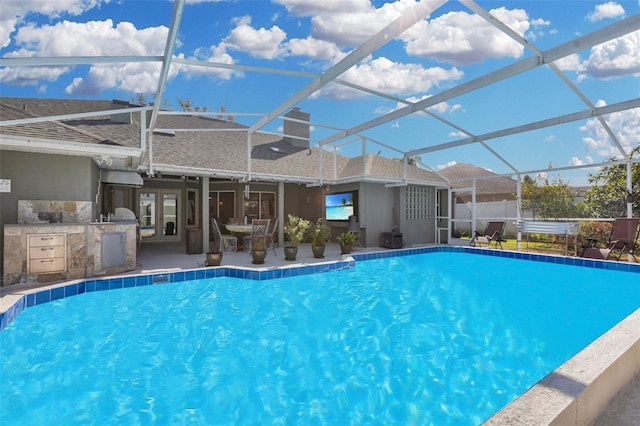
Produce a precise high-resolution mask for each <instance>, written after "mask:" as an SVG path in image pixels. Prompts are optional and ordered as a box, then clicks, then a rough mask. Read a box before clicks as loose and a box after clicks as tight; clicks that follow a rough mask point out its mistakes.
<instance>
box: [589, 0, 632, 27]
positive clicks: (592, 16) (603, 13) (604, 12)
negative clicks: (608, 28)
mask: <svg viewBox="0 0 640 426" xmlns="http://www.w3.org/2000/svg"><path fill="white" fill-rule="evenodd" d="M620 16H624V8H623V7H622V6H621V5H619V4H618V3H616V2H613V1H610V2H607V3H603V4H599V5H597V6H596V8H595V10H594V11H593V12H591V13H589V14H588V15H587V19H588V20H589V21H591V22H596V21H601V20H603V19H611V18H618V17H620Z"/></svg>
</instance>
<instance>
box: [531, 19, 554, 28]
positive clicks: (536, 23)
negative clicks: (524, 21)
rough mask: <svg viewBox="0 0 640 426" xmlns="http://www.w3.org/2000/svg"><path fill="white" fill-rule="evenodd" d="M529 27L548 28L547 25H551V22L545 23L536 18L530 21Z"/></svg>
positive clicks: (543, 20) (545, 21)
mask: <svg viewBox="0 0 640 426" xmlns="http://www.w3.org/2000/svg"><path fill="white" fill-rule="evenodd" d="M531 25H533V26H534V27H548V26H549V25H551V21H547V20H545V19H542V18H537V19H532V20H531Z"/></svg>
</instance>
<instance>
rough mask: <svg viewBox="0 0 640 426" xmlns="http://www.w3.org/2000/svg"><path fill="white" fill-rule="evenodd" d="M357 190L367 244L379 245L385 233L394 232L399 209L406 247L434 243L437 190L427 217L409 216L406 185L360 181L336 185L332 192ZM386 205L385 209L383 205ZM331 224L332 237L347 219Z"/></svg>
mask: <svg viewBox="0 0 640 426" xmlns="http://www.w3.org/2000/svg"><path fill="white" fill-rule="evenodd" d="M353 189H357V190H358V214H357V216H358V221H359V222H360V227H361V228H362V236H363V237H364V238H361V241H362V245H363V246H364V247H379V246H380V243H381V241H380V240H381V235H382V233H383V232H391V231H392V230H393V227H394V225H396V224H394V217H393V210H394V209H395V212H396V219H397V225H398V228H399V230H400V232H402V234H403V239H404V241H405V245H406V246H411V245H418V244H427V243H433V242H435V214H436V212H435V208H436V202H435V190H434V189H432V190H431V191H430V199H429V203H430V208H431V210H430V212H429V218H428V219H426V220H407V219H406V188H405V187H390V188H387V187H386V186H385V185H384V184H381V183H368V182H366V183H359V184H350V185H336V186H332V187H331V192H342V191H347V190H353ZM382 206H384V208H382ZM329 224H330V225H332V228H335V229H332V232H331V235H332V239H335V236H336V235H337V234H339V233H340V232H343V231H344V228H346V226H347V224H346V223H344V222H336V223H332V222H330V223H329Z"/></svg>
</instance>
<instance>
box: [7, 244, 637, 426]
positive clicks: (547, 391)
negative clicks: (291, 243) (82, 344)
mask: <svg viewBox="0 0 640 426" xmlns="http://www.w3.org/2000/svg"><path fill="white" fill-rule="evenodd" d="M467 244H468V243H462V244H460V245H464V246H467V247H468V245H467ZM385 250H388V249H385V248H378V247H375V248H364V249H361V248H357V249H356V250H354V252H353V253H354V254H358V253H368V252H375V251H385ZM275 251H276V254H274V252H273V251H272V250H269V252H268V254H267V257H266V259H265V263H264V264H262V265H254V264H252V259H251V256H250V254H249V253H246V252H225V253H224V254H223V259H222V266H238V267H241V268H260V269H267V270H268V269H275V268H283V267H297V266H306V265H312V264H315V263H320V262H331V261H339V260H342V259H343V255H342V254H341V253H340V247H339V245H338V244H337V243H329V244H328V245H327V247H326V251H325V257H324V258H323V259H316V258H314V257H313V254H312V252H311V247H310V246H309V244H302V245H301V246H300V247H299V250H298V257H297V259H296V260H295V261H286V260H284V250H283V248H281V247H280V248H276V249H275ZM204 266H205V255H204V254H187V253H186V245H185V243H175V244H146V245H143V246H142V247H141V248H140V250H139V251H138V256H137V265H136V268H135V269H134V270H132V271H129V272H127V273H125V274H119V275H131V274H153V273H158V272H175V271H180V270H190V269H196V268H202V267H204ZM42 286H43V285H42V284H40V285H38V286H37V287H42ZM29 287H31V286H23V285H17V286H11V287H2V288H0V296H4V295H7V294H9V293H11V292H13V291H18V292H21V291H25V290H27V291H28V288H29ZM33 287H36V286H35V285H34V286H32V287H31V288H33ZM639 288H640V286H639ZM12 290H13V291H12ZM639 291H640V290H639ZM625 384H626V385H625ZM611 398H612V399H611ZM533 424H536V425H543V424H556V425H568V424H574V425H583V424H585V425H597V426H622V425H625V426H626V425H629V426H631V425H633V426H635V425H638V424H640V309H639V310H637V311H636V312H635V313H634V314H632V315H630V316H629V317H628V318H627V319H625V320H624V321H622V322H621V323H620V324H619V325H618V326H616V327H614V328H613V329H612V330H610V331H609V332H607V333H605V334H604V335H603V336H601V337H600V338H599V339H598V340H597V341H596V342H595V343H594V344H592V345H590V346H588V347H587V348H585V350H583V351H581V352H580V353H578V354H577V355H576V356H575V357H573V358H572V359H571V360H569V361H568V362H567V363H565V364H563V365H562V366H560V367H559V368H558V369H557V370H556V371H554V372H553V373H551V374H549V375H548V376H547V377H545V378H544V379H543V380H542V381H540V382H539V383H538V384H536V385H535V386H534V387H532V388H531V389H530V390H529V391H527V392H526V393H525V394H523V395H522V396H520V397H519V398H517V399H516V400H515V401H513V402H512V403H511V404H509V405H508V406H507V407H505V408H504V409H502V410H501V411H500V412H498V413H497V414H496V415H495V416H494V417H492V418H491V419H489V420H488V421H487V422H486V425H500V426H502V425H533Z"/></svg>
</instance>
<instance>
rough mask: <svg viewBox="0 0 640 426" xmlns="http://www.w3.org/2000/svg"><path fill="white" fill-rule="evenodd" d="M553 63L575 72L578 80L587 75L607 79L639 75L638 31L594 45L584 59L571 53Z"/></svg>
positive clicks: (639, 39)
mask: <svg viewBox="0 0 640 426" xmlns="http://www.w3.org/2000/svg"><path fill="white" fill-rule="evenodd" d="M555 64H556V65H557V66H558V67H559V68H560V69H561V70H563V71H574V72H576V73H577V74H578V80H579V81H581V80H584V79H586V78H589V77H592V78H598V79H602V80H608V79H611V78H616V77H622V76H627V75H635V76H640V31H635V32H632V33H629V34H626V35H624V36H622V37H618V38H616V39H614V40H611V41H608V42H606V43H602V44H599V45H597V46H594V47H593V48H591V50H590V52H589V57H588V58H587V59H585V60H581V59H580V57H579V56H578V55H577V54H573V55H570V56H567V57H565V58H562V59H559V60H557V61H555Z"/></svg>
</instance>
